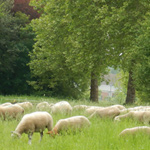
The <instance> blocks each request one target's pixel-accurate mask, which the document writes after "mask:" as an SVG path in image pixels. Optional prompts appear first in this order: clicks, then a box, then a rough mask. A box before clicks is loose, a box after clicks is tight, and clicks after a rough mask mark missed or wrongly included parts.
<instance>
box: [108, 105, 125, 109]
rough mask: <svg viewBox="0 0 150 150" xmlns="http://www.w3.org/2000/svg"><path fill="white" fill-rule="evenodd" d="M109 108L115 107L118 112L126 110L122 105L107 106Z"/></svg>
mask: <svg viewBox="0 0 150 150" xmlns="http://www.w3.org/2000/svg"><path fill="white" fill-rule="evenodd" d="M109 107H117V108H118V109H119V110H123V109H126V108H125V107H124V106H123V105H120V104H116V105H112V106H109Z"/></svg>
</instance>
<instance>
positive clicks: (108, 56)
mask: <svg viewBox="0 0 150 150" xmlns="http://www.w3.org/2000/svg"><path fill="white" fill-rule="evenodd" d="M31 4H32V6H37V5H39V6H43V8H42V11H43V13H42V15H41V17H40V18H39V19H36V20H33V21H32V27H33V29H34V31H35V33H36V35H37V36H36V39H35V40H36V43H35V45H34V50H33V52H32V53H31V54H30V57H31V62H30V63H29V65H30V68H31V71H32V73H33V75H34V76H35V77H36V78H37V79H38V80H37V81H33V82H30V84H32V85H33V86H34V88H37V89H46V90H52V91H54V93H57V92H59V94H63V95H64V96H66V95H68V96H73V97H77V96H80V95H81V94H82V93H83V92H85V91H86V89H87V88H88V87H89V82H90V78H91V72H92V73H93V74H95V77H96V78H97V79H98V80H99V78H100V76H102V75H103V74H104V73H105V70H106V69H107V66H108V65H112V64H113V63H114V62H115V61H116V57H117V56H118V55H119V54H120V51H119V50H114V49H113V48H112V45H111V44H108V43H110V42H109V41H108V39H109V36H108V32H107V31H106V29H105V27H106V21H109V20H108V16H110V15H111V14H110V12H109V7H110V6H107V3H105V2H104V1H92V2H91V1H88V0H87V1H68V0H66V1H63V2H62V1H59V0H58V1H55V0H51V1H45V0H40V1H38V2H36V1H32V3H31ZM107 27H108V25H107ZM112 58H113V59H112ZM57 94H58V93H57Z"/></svg>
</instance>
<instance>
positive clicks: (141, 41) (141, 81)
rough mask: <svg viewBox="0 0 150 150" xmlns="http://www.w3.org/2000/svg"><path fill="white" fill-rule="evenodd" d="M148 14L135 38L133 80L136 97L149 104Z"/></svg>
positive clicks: (149, 44)
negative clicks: (136, 92)
mask: <svg viewBox="0 0 150 150" xmlns="http://www.w3.org/2000/svg"><path fill="white" fill-rule="evenodd" d="M149 20H150V14H149V13H147V15H146V16H145V20H144V21H142V22H141V23H140V25H141V29H140V30H139V34H140V35H139V36H138V37H137V38H136V45H135V47H134V49H136V52H135V58H136V65H135V68H134V79H135V81H136V82H135V86H136V90H137V91H138V97H139V98H140V100H141V101H149V102H150V84H149V83H150V76H149V74H150V43H149V40H150V36H149V35H150V31H149V26H150V21H149Z"/></svg>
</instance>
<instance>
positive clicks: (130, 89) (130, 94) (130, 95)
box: [125, 70, 135, 104]
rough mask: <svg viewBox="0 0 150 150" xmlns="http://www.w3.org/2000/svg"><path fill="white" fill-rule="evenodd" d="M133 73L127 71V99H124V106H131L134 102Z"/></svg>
mask: <svg viewBox="0 0 150 150" xmlns="http://www.w3.org/2000/svg"><path fill="white" fill-rule="evenodd" d="M132 75H133V72H132V70H130V71H129V80H128V88H127V97H126V102H125V103H126V104H129V103H130V104H132V103H134V101H135V88H134V84H133V77H132Z"/></svg>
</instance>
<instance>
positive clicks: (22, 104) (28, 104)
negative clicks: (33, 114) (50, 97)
mask: <svg viewBox="0 0 150 150" xmlns="http://www.w3.org/2000/svg"><path fill="white" fill-rule="evenodd" d="M16 104H18V105H20V106H21V107H23V108H24V109H30V108H32V107H33V104H32V103H31V102H22V103H16Z"/></svg>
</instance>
